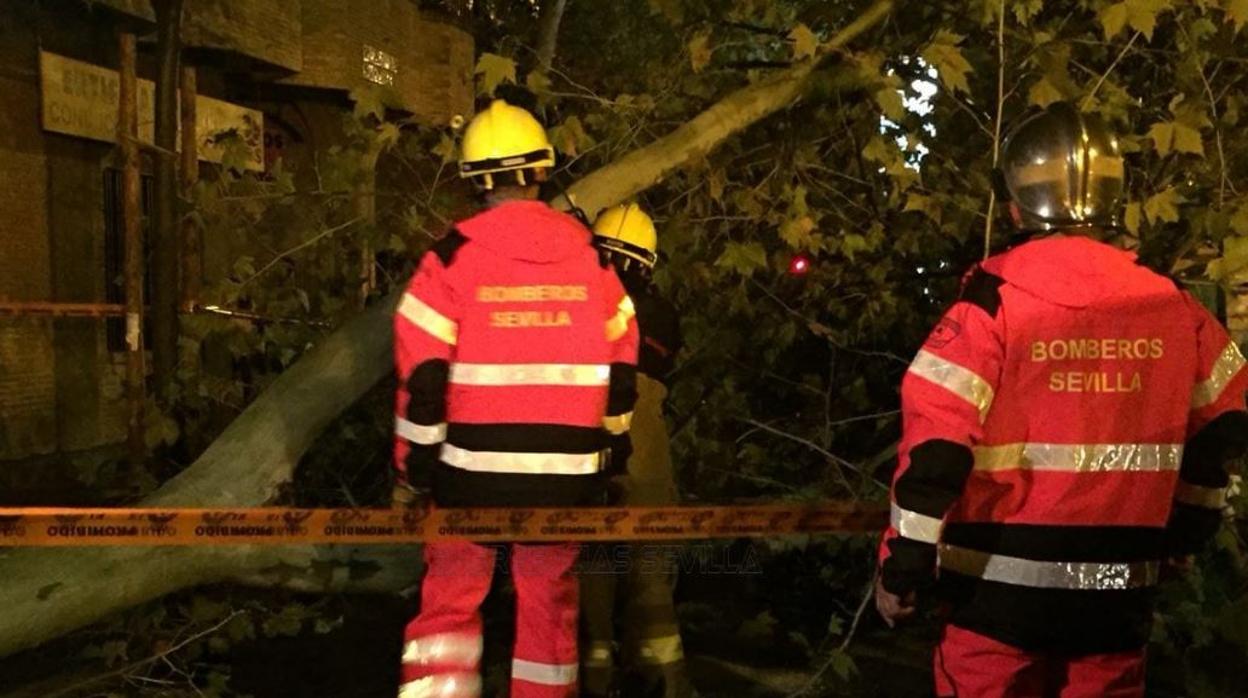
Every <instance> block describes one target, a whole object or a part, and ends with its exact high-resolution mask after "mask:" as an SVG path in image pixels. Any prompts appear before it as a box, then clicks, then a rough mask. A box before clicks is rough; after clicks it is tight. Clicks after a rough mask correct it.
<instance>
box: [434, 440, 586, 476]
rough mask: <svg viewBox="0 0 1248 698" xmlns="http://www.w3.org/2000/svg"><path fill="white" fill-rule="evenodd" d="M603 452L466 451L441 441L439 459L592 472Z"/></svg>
mask: <svg viewBox="0 0 1248 698" xmlns="http://www.w3.org/2000/svg"><path fill="white" fill-rule="evenodd" d="M603 460H604V459H603V453H602V452H596V453H508V452H506V451H469V450H467V449H463V448H459V447H457V446H452V445H451V444H444V445H443V446H442V462H443V463H446V464H447V465H453V466H455V467H456V468H463V469H464V470H473V471H476V472H480V473H519V474H524V475H592V474H594V473H596V472H598V471H599V470H602V466H603V465H604V463H603Z"/></svg>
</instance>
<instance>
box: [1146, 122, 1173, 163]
mask: <svg viewBox="0 0 1248 698" xmlns="http://www.w3.org/2000/svg"><path fill="white" fill-rule="evenodd" d="M1148 137H1149V138H1151V139H1153V147H1155V148H1156V149H1157V153H1158V154H1159V155H1169V154H1170V150H1171V149H1172V148H1174V122H1173V121H1158V122H1157V123H1155V124H1153V125H1152V126H1150V127H1149V129H1148Z"/></svg>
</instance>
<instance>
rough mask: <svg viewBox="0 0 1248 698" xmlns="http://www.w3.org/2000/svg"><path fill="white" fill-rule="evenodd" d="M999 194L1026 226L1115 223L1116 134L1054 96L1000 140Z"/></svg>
mask: <svg viewBox="0 0 1248 698" xmlns="http://www.w3.org/2000/svg"><path fill="white" fill-rule="evenodd" d="M999 171H1000V179H999V183H1000V184H1001V185H1002V186H1003V188H1004V190H1005V191H1003V192H1001V194H1002V196H1004V197H1008V199H1009V200H1010V201H1013V202H1014V203H1016V204H1018V208H1019V210H1020V211H1021V213H1022V225H1021V227H1022V229H1023V230H1025V231H1028V232H1036V231H1050V230H1052V231H1056V230H1067V229H1071V228H1114V227H1118V225H1119V214H1120V211H1121V209H1122V199H1123V191H1124V188H1125V182H1124V178H1125V175H1124V167H1123V161H1122V154H1121V153H1120V152H1119V150H1118V138H1117V136H1115V135H1114V134H1113V133H1112V132H1111V131H1110V130H1109V127H1107V126H1106V125H1105V122H1104V121H1102V120H1101V119H1100V118H1099V117H1097V116H1096V115H1095V114H1083V113H1080V112H1079V110H1078V109H1077V108H1076V107H1074V106H1072V105H1071V104H1069V103H1066V102H1057V103H1055V104H1052V105H1050V106H1049V107H1048V108H1047V109H1045V110H1044V111H1041V112H1038V113H1036V114H1033V115H1030V116H1028V117H1026V118H1024V119H1023V121H1022V122H1020V123H1019V124H1018V125H1017V126H1015V127H1014V128H1013V129H1012V130H1011V131H1010V134H1009V135H1008V136H1007V137H1006V140H1005V143H1004V145H1003V146H1002V153H1001V162H1000V167H999Z"/></svg>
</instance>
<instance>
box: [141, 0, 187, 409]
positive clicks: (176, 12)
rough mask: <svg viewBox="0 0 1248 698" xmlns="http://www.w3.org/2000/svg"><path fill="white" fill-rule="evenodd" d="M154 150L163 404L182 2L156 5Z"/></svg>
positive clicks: (169, 378) (170, 369) (154, 270)
mask: <svg viewBox="0 0 1248 698" xmlns="http://www.w3.org/2000/svg"><path fill="white" fill-rule="evenodd" d="M152 7H153V8H154V9H155V10H156V23H157V26H156V54H157V55H156V59H157V60H156V71H157V72H156V128H155V136H156V148H155V150H154V155H155V160H156V167H155V182H154V184H155V186H154V187H153V196H152V213H151V216H150V221H151V225H150V226H148V234H149V236H150V239H151V248H152V265H151V274H152V284H151V292H152V297H151V298H150V299H149V304H150V305H151V313H152V314H151V326H150V327H149V329H150V331H151V333H152V379H153V381H152V382H153V385H154V387H155V390H156V395H158V396H159V397H160V399H161V400H168V399H169V398H170V396H171V394H172V390H173V383H174V377H175V374H176V373H177V368H178V301H179V300H180V298H179V296H180V294H179V293H178V258H179V256H180V255H179V254H178V248H179V247H180V245H179V244H178V240H179V238H180V237H181V235H180V234H179V232H180V231H179V228H180V226H179V225H178V209H179V206H178V173H177V164H178V156H177V153H176V151H177V149H178V78H179V71H178V62H179V61H178V59H179V55H180V54H181V49H182V46H181V43H182V42H181V32H182V0H156V1H155V2H153V3H152Z"/></svg>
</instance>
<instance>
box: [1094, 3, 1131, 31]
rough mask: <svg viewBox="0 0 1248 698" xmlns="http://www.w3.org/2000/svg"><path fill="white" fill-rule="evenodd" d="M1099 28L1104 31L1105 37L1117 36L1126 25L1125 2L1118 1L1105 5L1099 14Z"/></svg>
mask: <svg viewBox="0 0 1248 698" xmlns="http://www.w3.org/2000/svg"><path fill="white" fill-rule="evenodd" d="M1100 20H1101V29H1103V30H1104V31H1105V39H1106V40H1109V39H1112V38H1114V37H1115V36H1118V34H1119V33H1120V32H1122V29H1123V27H1125V26H1127V3H1125V2H1118V3H1114V4H1113V5H1107V6H1106V7H1105V8H1104V9H1102V10H1101V14H1100Z"/></svg>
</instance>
